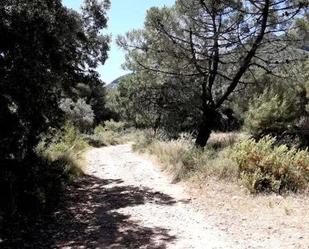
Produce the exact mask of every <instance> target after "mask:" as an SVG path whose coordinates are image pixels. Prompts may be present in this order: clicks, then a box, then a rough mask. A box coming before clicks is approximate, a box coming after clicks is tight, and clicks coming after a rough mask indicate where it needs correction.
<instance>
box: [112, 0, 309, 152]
mask: <svg viewBox="0 0 309 249" xmlns="http://www.w3.org/2000/svg"><path fill="white" fill-rule="evenodd" d="M307 4H308V3H307V1H287V0H284V1H282V0H280V1H279V0H278V1H277V0H262V1H251V0H243V1H229V0H227V1H212V0H207V1H206V0H190V1H183V0H178V1H176V4H175V6H174V7H172V8H167V7H164V8H161V9H160V8H152V9H150V10H149V11H148V14H147V18H146V21H145V27H144V29H142V30H135V31H132V32H129V33H128V34H127V35H126V36H125V37H119V39H118V44H119V45H120V46H121V47H122V48H124V49H125V50H126V51H127V62H126V64H125V66H126V68H127V69H130V70H132V71H133V72H140V73H144V72H153V73H155V74H157V75H161V76H162V75H165V76H166V77H170V76H175V77H178V78H181V79H184V78H186V79H187V80H184V81H180V82H179V83H180V84H181V82H197V83H198V87H195V85H193V86H192V88H195V91H197V92H199V99H200V105H199V106H198V107H196V108H197V109H198V110H199V112H200V114H199V118H198V125H197V138H196V145H197V146H201V147H204V146H205V145H206V143H207V141H208V138H209V136H210V134H211V132H212V131H213V130H215V129H216V128H217V127H218V126H219V123H220V122H221V114H220V113H221V111H222V109H223V108H225V104H226V103H227V102H228V101H229V99H230V98H231V97H232V96H233V95H234V94H236V93H237V92H238V91H240V90H241V89H242V88H243V87H244V86H245V85H248V83H249V82H248V80H247V79H248V78H249V77H248V76H249V75H250V74H251V70H253V69H257V68H259V69H261V70H264V71H265V72H267V73H269V74H270V73H272V74H275V72H274V69H275V68H276V67H277V66H278V65H281V64H283V63H289V62H291V61H294V60H298V59H299V58H298V57H297V56H293V55H294V54H293V53H289V54H282V51H284V50H285V48H286V47H287V46H286V42H287V41H286V39H285V38H286V37H283V36H282V33H285V32H286V30H287V29H288V28H289V27H290V25H291V24H292V22H293V19H294V18H295V16H297V15H302V10H303V9H304V8H305V7H306V6H307ZM265 51H267V52H265ZM161 76H160V77H161ZM166 82H168V81H166ZM251 83H252V82H251ZM167 84H168V83H167Z"/></svg>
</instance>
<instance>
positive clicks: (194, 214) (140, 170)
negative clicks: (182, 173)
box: [86, 145, 238, 249]
mask: <svg viewBox="0 0 309 249" xmlns="http://www.w3.org/2000/svg"><path fill="white" fill-rule="evenodd" d="M86 159H87V161H88V167H87V169H86V173H87V174H88V175H92V176H94V177H95V178H99V179H109V181H111V183H110V184H108V185H106V186H105V188H107V189H115V188H121V189H122V194H124V195H128V196H130V197H131V198H132V199H139V198H142V199H143V201H140V202H138V203H134V205H131V204H130V205H121V206H120V207H119V205H117V202H119V200H117V199H116V198H117V197H116V196H115V206H114V207H112V208H111V210H109V212H117V213H118V214H120V215H122V216H125V217H127V221H129V222H130V223H133V224H136V226H137V229H140V228H143V229H146V230H148V231H157V232H155V233H153V232H151V234H152V235H151V237H150V238H149V239H148V243H141V244H138V241H139V240H140V241H143V240H144V237H145V234H138V233H136V232H135V234H136V236H134V237H133V238H131V239H132V240H135V241H131V242H128V243H129V244H130V243H131V244H132V245H134V246H135V247H133V246H131V247H130V246H127V247H126V246H124V244H123V242H122V239H123V238H121V236H120V238H118V239H119V243H118V241H117V240H115V241H112V242H110V243H109V244H107V243H105V242H103V243H102V244H101V245H98V247H97V248H175V249H190V248H201V249H204V248H205V249H206V248H238V246H236V245H233V244H232V242H231V241H229V242H228V240H227V239H226V238H225V235H224V234H225V233H224V232H222V231H219V230H218V229H217V228H216V227H215V226H214V225H213V223H212V222H210V221H209V220H208V218H207V214H205V213H204V212H203V211H202V210H199V208H198V206H197V205H195V203H193V202H192V201H191V200H190V198H189V196H188V195H187V194H186V192H185V190H184V188H183V186H181V185H177V184H171V179H169V177H167V176H166V175H165V174H163V173H162V172H161V171H160V169H159V168H158V167H157V166H156V165H154V164H153V162H151V161H150V160H148V159H145V158H143V157H142V156H140V155H137V154H134V153H133V152H132V149H131V145H119V146H112V147H106V148H100V149H93V150H91V151H89V152H88V153H87V155H86ZM107 198H109V197H107ZM102 201H104V200H102ZM118 229H119V230H120V231H121V232H124V231H128V233H130V232H132V227H131V226H130V225H129V226H128V225H127V224H126V223H123V224H121V223H120V224H119V225H118ZM108 232H109V231H108V230H106V231H104V233H108ZM146 236H148V235H146Z"/></svg>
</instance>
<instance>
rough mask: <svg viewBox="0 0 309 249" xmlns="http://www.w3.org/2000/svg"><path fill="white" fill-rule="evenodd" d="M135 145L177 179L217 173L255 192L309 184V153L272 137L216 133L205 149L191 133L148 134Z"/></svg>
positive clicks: (293, 189)
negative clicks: (172, 135)
mask: <svg viewBox="0 0 309 249" xmlns="http://www.w3.org/2000/svg"><path fill="white" fill-rule="evenodd" d="M133 148H134V150H136V151H139V152H142V153H149V154H151V155H154V156H155V157H156V158H157V159H158V160H159V161H160V162H161V163H162V165H163V168H164V169H166V170H168V171H169V172H171V173H172V175H173V176H174V180H175V181H181V180H193V181H197V180H201V181H204V180H205V179H206V178H207V177H209V176H213V177H216V178H218V179H224V180H226V181H235V182H239V183H240V184H242V185H244V186H246V187H247V188H248V190H249V191H250V192H251V193H259V192H275V193H283V192H287V191H294V192H296V191H300V190H303V189H306V188H307V187H308V183H309V152H308V151H307V150H297V149H295V148H292V149H289V148H288V147H287V146H285V145H281V146H276V145H275V138H271V137H265V138H263V139H261V140H260V141H258V142H256V141H254V140H253V139H249V138H248V137H247V135H245V134H237V133H225V134H224V133H215V134H212V136H211V138H210V140H209V142H208V144H207V146H206V148H205V149H204V150H201V149H198V148H196V147H195V146H194V142H193V138H192V137H190V136H188V135H186V136H181V137H180V138H179V139H177V140H172V141H164V140H161V139H158V138H157V137H155V136H153V135H151V134H149V133H148V134H147V133H145V135H144V136H142V137H140V138H139V139H138V140H136V143H135V145H134V146H133Z"/></svg>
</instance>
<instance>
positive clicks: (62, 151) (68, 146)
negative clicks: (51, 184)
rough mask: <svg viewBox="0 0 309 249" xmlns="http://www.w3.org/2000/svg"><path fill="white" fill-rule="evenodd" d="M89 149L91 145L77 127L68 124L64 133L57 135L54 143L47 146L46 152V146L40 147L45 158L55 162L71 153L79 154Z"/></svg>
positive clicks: (64, 128)
mask: <svg viewBox="0 0 309 249" xmlns="http://www.w3.org/2000/svg"><path fill="white" fill-rule="evenodd" d="M43 143H44V142H43ZM88 147H89V145H88V144H87V142H86V141H85V140H84V139H83V138H82V135H81V134H80V132H79V131H78V130H77V129H76V128H75V126H74V125H73V124H72V123H69V122H67V123H66V124H65V125H64V127H63V129H62V131H60V132H58V134H56V135H55V138H54V139H53V141H52V142H51V143H50V144H47V147H46V148H45V151H44V146H42V145H40V148H41V149H40V151H41V152H43V153H42V154H43V156H45V157H47V158H49V159H51V160H52V161H54V160H57V159H58V158H60V157H62V156H63V155H66V154H69V153H72V154H78V153H80V152H83V151H84V150H85V149H86V148H88Z"/></svg>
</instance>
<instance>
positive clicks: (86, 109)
mask: <svg viewBox="0 0 309 249" xmlns="http://www.w3.org/2000/svg"><path fill="white" fill-rule="evenodd" d="M59 106H60V109H61V110H62V111H63V112H64V113H65V117H66V119H67V120H68V121H70V122H72V123H73V124H74V125H75V126H76V127H77V128H78V129H79V130H80V131H83V132H86V131H88V130H89V129H90V128H91V127H92V125H93V122H94V112H93V110H92V107H91V105H88V104H87V103H86V101H85V100H84V99H78V100H77V101H76V102H74V101H73V100H72V99H69V98H66V99H62V100H61V102H60V105H59Z"/></svg>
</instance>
